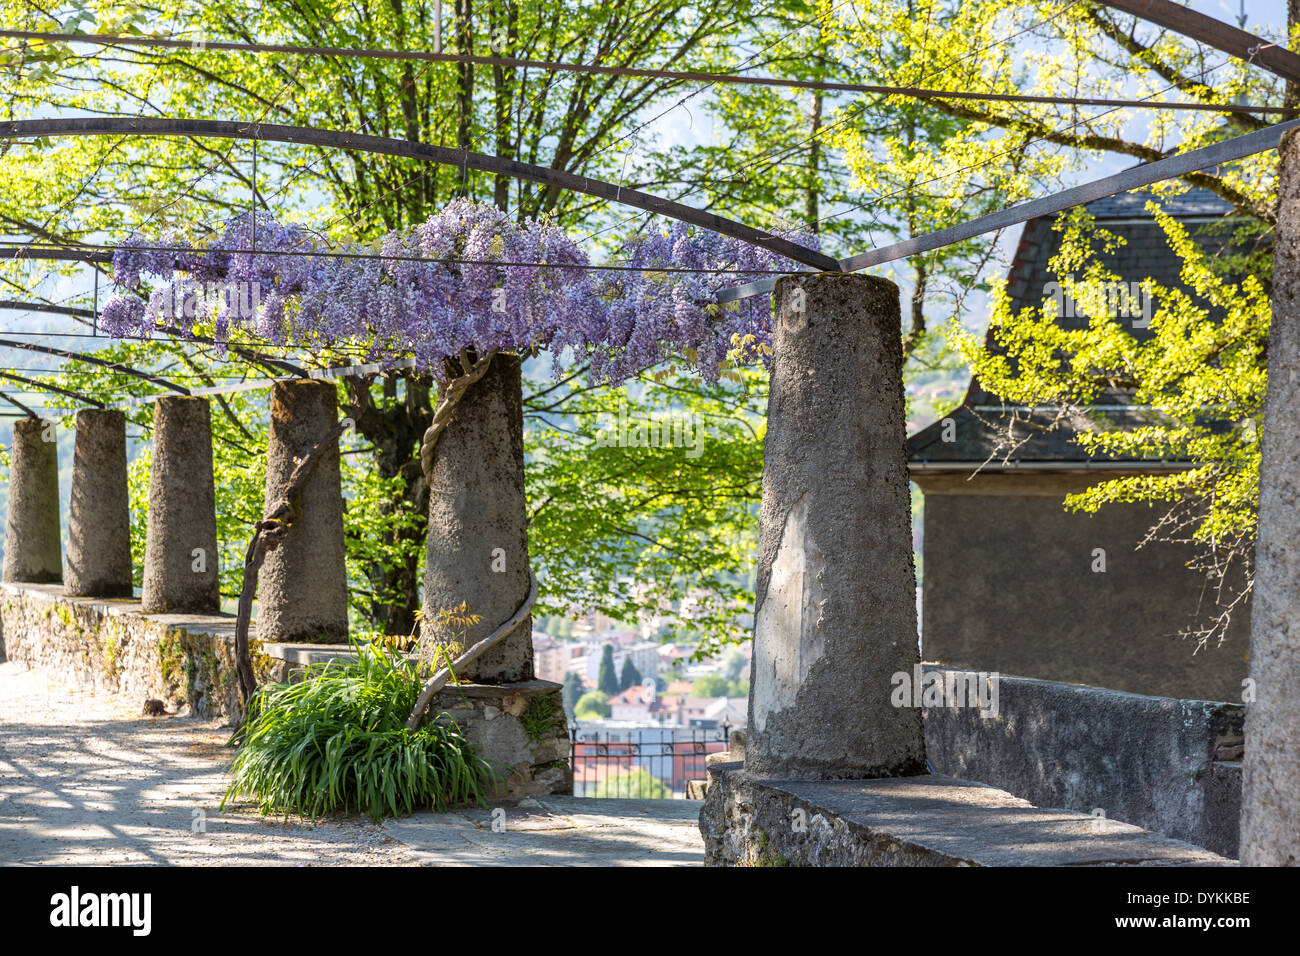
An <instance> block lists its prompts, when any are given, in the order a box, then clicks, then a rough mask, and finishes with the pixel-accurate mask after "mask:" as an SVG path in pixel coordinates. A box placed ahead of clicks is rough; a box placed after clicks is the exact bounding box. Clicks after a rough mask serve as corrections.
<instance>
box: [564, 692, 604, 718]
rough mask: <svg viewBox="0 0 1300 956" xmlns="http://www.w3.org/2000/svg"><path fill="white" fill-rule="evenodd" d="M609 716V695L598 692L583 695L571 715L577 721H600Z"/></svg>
mask: <svg viewBox="0 0 1300 956" xmlns="http://www.w3.org/2000/svg"><path fill="white" fill-rule="evenodd" d="M609 714H610V706H609V695H608V694H606V693H605V692H604V691H599V690H593V691H588V692H587V693H585V694H583V695H582V696H581V697H579V698H578V702H577V703H576V704H575V705H574V707H573V715H574V716H575V717H577V718H578V719H579V720H600V719H602V718H604V717H608V716H609Z"/></svg>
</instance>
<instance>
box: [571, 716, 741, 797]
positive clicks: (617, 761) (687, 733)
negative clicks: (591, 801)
mask: <svg viewBox="0 0 1300 956" xmlns="http://www.w3.org/2000/svg"><path fill="white" fill-rule="evenodd" d="M730 732H731V728H730V726H729V725H728V724H723V725H722V726H720V727H712V728H704V727H662V728H660V727H638V728H631V729H626V730H620V729H611V730H605V731H601V730H590V731H587V730H583V729H582V728H581V727H579V726H575V727H573V728H572V730H571V731H570V733H569V741H570V743H569V765H570V766H571V767H573V795H574V796H575V797H634V798H640V799H649V800H656V799H658V800H669V799H684V798H685V797H686V784H687V783H688V782H689V781H691V780H704V779H706V777H707V776H708V772H707V770H706V769H705V762H704V758H705V757H707V756H708V755H709V754H712V753H721V752H722V751H724V750H726V749H727V740H728V738H729V736H730Z"/></svg>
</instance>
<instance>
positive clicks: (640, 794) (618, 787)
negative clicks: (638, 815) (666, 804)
mask: <svg viewBox="0 0 1300 956" xmlns="http://www.w3.org/2000/svg"><path fill="white" fill-rule="evenodd" d="M672 795H673V794H672V791H671V790H669V789H668V787H667V786H666V785H665V784H664V782H663V781H662V780H660V779H659V778H658V777H656V776H654V775H653V774H651V773H650V771H649V770H647V769H646V768H645V767H637V768H636V769H634V770H631V771H629V772H628V773H616V774H610V775H609V776H608V777H606V778H605V779H604V780H602V781H600V782H599V783H598V784H596V786H595V787H593V788H592V791H591V793H590V796H593V797H631V798H635V799H639V800H666V799H668V798H670V797H672Z"/></svg>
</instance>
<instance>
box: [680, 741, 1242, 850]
mask: <svg viewBox="0 0 1300 956" xmlns="http://www.w3.org/2000/svg"><path fill="white" fill-rule="evenodd" d="M709 777H710V783H709V792H708V799H707V800H706V801H705V805H704V809H703V810H702V811H701V813H700V828H701V831H702V832H703V834H704V837H705V843H706V854H707V860H708V862H709V863H711V864H713V865H750V866H754V865H758V866H763V865H767V866H785V865H794V866H1132V865H1142V866H1153V865H1154V866H1222V865H1228V864H1230V863H1232V861H1231V860H1229V859H1227V858H1226V857H1222V856H1219V855H1218V854H1215V853H1211V852H1209V851H1208V850H1204V849H1201V848H1200V847H1195V846H1192V845H1191V844H1189V843H1184V842H1182V841H1179V840H1172V839H1169V838H1167V837H1162V836H1158V835H1155V834H1152V833H1149V832H1147V831H1145V830H1143V829H1142V828H1140V827H1137V826H1133V825H1131V824H1126V823H1121V822H1119V821H1117V820H1109V819H1106V818H1098V817H1093V816H1090V815H1088V814H1082V813H1076V812H1073V811H1069V810H1053V809H1044V808H1039V807H1035V806H1033V805H1032V804H1030V803H1029V802H1028V801H1027V800H1022V799H1020V798H1018V797H1014V796H1012V795H1011V794H1009V793H1007V792H1006V791H1004V790H998V789H996V788H994V787H989V786H986V785H984V784H978V783H973V782H971V781H967V780H958V779H956V778H954V777H948V776H944V775H941V774H927V775H923V776H914V777H894V778H886V779H875V780H770V779H757V778H754V777H751V776H749V775H747V774H746V773H745V772H744V770H743V768H742V766H741V765H740V764H736V763H732V764H720V765H716V764H715V765H714V766H713V767H711V768H710V770H709Z"/></svg>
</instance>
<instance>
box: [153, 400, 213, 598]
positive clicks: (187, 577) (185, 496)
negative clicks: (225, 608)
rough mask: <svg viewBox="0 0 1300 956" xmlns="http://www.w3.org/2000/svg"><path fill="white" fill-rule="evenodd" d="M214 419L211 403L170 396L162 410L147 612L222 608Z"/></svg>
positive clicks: (157, 425)
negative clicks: (219, 574)
mask: <svg viewBox="0 0 1300 956" xmlns="http://www.w3.org/2000/svg"><path fill="white" fill-rule="evenodd" d="M209 416H210V413H209V410H208V400H207V399H206V398H190V397H188V396H179V395H169V396H167V397H165V398H160V399H158V401H157V403H156V404H155V405H154V410H153V470H152V471H151V472H150V475H149V521H148V529H147V531H146V534H145V548H144V587H143V593H142V594H141V597H140V600H141V603H142V605H143V610H144V612H145V613H146V614H163V613H170V614H212V613H215V612H216V611H218V610H219V609H220V607H221V597H220V592H219V591H218V581H217V513H216V493H215V491H214V490H213V487H212V422H211V419H210V417H209Z"/></svg>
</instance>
